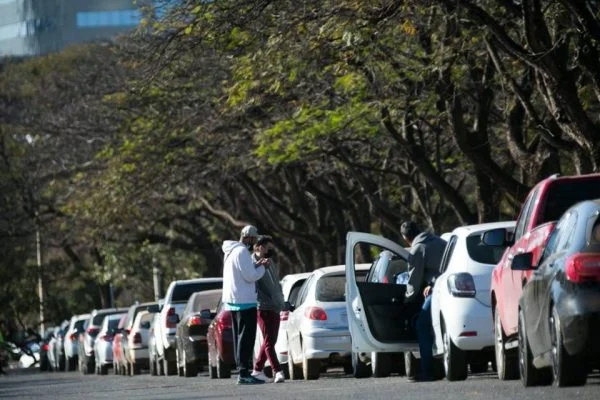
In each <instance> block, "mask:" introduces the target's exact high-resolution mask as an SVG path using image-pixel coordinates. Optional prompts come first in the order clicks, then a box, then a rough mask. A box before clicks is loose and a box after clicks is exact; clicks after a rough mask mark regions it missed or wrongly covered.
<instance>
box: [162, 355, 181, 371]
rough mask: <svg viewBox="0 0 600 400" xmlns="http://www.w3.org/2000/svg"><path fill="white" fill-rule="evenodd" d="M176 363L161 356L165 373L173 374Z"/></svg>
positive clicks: (175, 369)
mask: <svg viewBox="0 0 600 400" xmlns="http://www.w3.org/2000/svg"><path fill="white" fill-rule="evenodd" d="M177 369H178V368H177V364H176V363H175V362H174V361H168V360H167V356H166V354H165V357H164V358H163V370H164V371H165V375H175V374H177Z"/></svg>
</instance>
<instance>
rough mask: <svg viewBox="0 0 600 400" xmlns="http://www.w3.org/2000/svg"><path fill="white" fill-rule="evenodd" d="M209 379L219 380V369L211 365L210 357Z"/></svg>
mask: <svg viewBox="0 0 600 400" xmlns="http://www.w3.org/2000/svg"><path fill="white" fill-rule="evenodd" d="M208 377H209V378H210V379H217V378H218V376H217V367H216V366H213V365H212V364H211V363H210V356H209V357H208Z"/></svg>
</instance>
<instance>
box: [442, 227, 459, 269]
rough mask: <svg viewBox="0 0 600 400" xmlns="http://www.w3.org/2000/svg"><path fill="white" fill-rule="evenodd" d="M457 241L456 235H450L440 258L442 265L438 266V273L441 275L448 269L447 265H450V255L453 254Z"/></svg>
mask: <svg viewBox="0 0 600 400" xmlns="http://www.w3.org/2000/svg"><path fill="white" fill-rule="evenodd" d="M457 240H458V237H457V236H456V235H452V237H450V240H448V244H447V245H446V251H444V256H443V257H442V264H441V265H440V273H442V274H443V273H444V272H446V270H447V269H448V264H450V259H451V258H452V253H454V247H456V241H457Z"/></svg>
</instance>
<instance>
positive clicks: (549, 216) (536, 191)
mask: <svg viewBox="0 0 600 400" xmlns="http://www.w3.org/2000/svg"><path fill="white" fill-rule="evenodd" d="M596 198H600V174H591V175H582V176H565V177H558V176H557V175H553V176H551V177H549V178H546V179H544V180H542V181H540V182H539V183H538V184H537V185H536V186H535V187H534V188H533V189H532V190H531V192H529V195H528V196H527V199H526V200H525V203H524V204H523V206H522V208H521V212H520V213H519V218H518V219H517V225H516V227H515V231H514V235H512V234H510V233H509V232H508V231H507V230H506V229H495V230H492V231H489V232H487V233H486V234H485V235H484V238H483V241H484V243H485V244H488V245H493V246H507V247H508V248H507V249H506V251H505V252H504V255H503V256H502V259H501V260H500V262H499V263H498V265H496V267H495V268H494V271H493V273H492V284H491V304H492V313H493V317H494V332H495V337H496V340H495V353H496V369H497V372H498V378H500V379H502V380H504V379H518V378H519V364H518V353H517V347H518V345H519V341H518V321H519V299H520V297H521V292H522V290H523V286H525V284H526V283H527V282H528V281H529V279H530V277H531V275H532V274H533V269H530V270H526V271H518V270H511V262H512V259H513V258H514V256H515V255H517V254H521V253H531V254H532V265H537V264H538V261H539V259H540V256H541V255H542V252H543V250H544V248H545V246H546V242H547V240H548V237H549V236H550V234H551V233H552V231H553V229H554V225H555V223H556V221H557V220H558V219H559V218H560V217H561V216H562V214H563V213H564V212H565V211H566V210H567V209H568V208H569V207H571V206H573V205H574V204H576V203H578V202H580V201H583V200H590V199H596Z"/></svg>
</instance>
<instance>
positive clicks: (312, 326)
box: [286, 264, 370, 379]
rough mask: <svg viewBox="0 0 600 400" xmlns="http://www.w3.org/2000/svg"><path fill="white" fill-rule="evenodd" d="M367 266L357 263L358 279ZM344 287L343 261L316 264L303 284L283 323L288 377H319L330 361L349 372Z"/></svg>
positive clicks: (331, 364) (349, 345)
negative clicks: (322, 265) (286, 344)
mask: <svg viewBox="0 0 600 400" xmlns="http://www.w3.org/2000/svg"><path fill="white" fill-rule="evenodd" d="M369 266H370V265H369V264H359V265H357V270H356V275H357V277H356V279H357V280H364V278H365V276H366V274H367V272H368V270H369ZM345 287H346V276H345V267H344V266H343V265H337V266H331V267H323V268H319V269H317V270H315V271H313V272H312V274H311V275H310V276H309V277H308V279H306V282H304V285H302V288H301V289H300V292H299V294H298V297H297V299H296V301H295V302H294V303H293V304H291V311H290V313H289V316H288V321H287V327H286V339H287V343H288V369H289V375H290V379H301V378H302V377H304V379H318V378H319V375H320V373H321V372H324V371H326V370H327V367H329V366H333V365H342V366H343V367H344V371H345V372H346V373H350V372H351V370H352V364H351V359H350V356H351V337H350V331H349V329H348V316H347V313H346V303H345Z"/></svg>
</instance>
